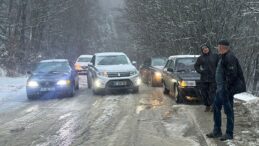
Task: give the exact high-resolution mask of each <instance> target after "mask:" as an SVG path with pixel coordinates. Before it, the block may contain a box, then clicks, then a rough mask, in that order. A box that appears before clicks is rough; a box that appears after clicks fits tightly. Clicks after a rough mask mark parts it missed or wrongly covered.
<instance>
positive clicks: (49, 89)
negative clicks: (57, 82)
mask: <svg viewBox="0 0 259 146" xmlns="http://www.w3.org/2000/svg"><path fill="white" fill-rule="evenodd" d="M54 90H55V88H41V89H40V91H43V92H44V91H54Z"/></svg>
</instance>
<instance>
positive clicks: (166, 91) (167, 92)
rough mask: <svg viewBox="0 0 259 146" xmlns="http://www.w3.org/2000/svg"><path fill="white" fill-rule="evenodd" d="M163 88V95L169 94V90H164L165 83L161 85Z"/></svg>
mask: <svg viewBox="0 0 259 146" xmlns="http://www.w3.org/2000/svg"><path fill="white" fill-rule="evenodd" d="M163 87H164V94H169V90H168V89H167V88H166V86H165V83H163Z"/></svg>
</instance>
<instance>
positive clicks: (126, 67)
mask: <svg viewBox="0 0 259 146" xmlns="http://www.w3.org/2000/svg"><path fill="white" fill-rule="evenodd" d="M96 68H97V70H98V71H107V72H129V71H137V69H136V67H135V66H133V65H132V64H120V65H99V66H96Z"/></svg>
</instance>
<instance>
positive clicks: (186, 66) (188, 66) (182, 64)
mask: <svg viewBox="0 0 259 146" xmlns="http://www.w3.org/2000/svg"><path fill="white" fill-rule="evenodd" d="M196 60H197V58H196V57H193V58H178V59H176V64H175V68H176V71H194V70H195V69H194V64H195V62H196Z"/></svg>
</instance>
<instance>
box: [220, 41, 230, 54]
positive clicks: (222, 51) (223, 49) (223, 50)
mask: <svg viewBox="0 0 259 146" xmlns="http://www.w3.org/2000/svg"><path fill="white" fill-rule="evenodd" d="M228 51H229V42H228V41H227V40H220V41H219V42H218V52H219V54H225V53H227V52H228Z"/></svg>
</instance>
